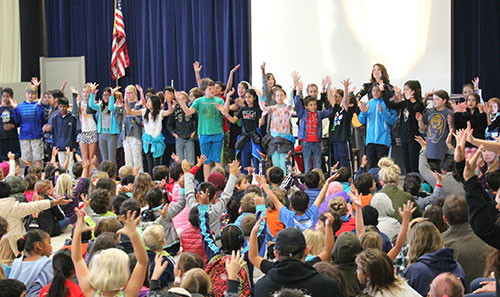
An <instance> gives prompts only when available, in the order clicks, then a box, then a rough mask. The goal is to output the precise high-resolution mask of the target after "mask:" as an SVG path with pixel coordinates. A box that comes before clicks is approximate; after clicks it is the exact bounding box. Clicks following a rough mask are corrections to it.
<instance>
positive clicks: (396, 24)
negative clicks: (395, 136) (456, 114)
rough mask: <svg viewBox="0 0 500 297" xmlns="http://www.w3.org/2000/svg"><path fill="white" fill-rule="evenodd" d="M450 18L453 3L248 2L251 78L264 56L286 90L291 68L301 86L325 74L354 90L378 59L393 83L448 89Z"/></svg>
mask: <svg viewBox="0 0 500 297" xmlns="http://www.w3.org/2000/svg"><path fill="white" fill-rule="evenodd" d="M450 18H451V3H450V0H434V1H432V0H252V1H251V22H252V24H251V31H252V32H251V36H252V83H253V84H254V85H255V86H256V87H260V86H261V84H262V83H261V81H262V79H261V71H260V66H261V64H262V62H263V61H265V62H266V63H267V66H266V67H267V69H266V71H267V72H272V73H273V74H274V75H275V77H276V80H277V83H278V84H280V85H282V86H283V87H284V88H285V89H286V90H288V89H289V88H290V86H291V83H292V79H291V77H290V73H291V72H292V71H293V70H297V71H299V73H300V74H301V76H302V80H303V82H304V85H307V84H308V83H312V82H314V83H316V84H318V85H319V84H320V83H321V78H322V77H324V76H325V75H330V76H331V77H332V79H333V82H334V85H333V86H335V87H341V84H340V81H341V80H342V79H343V78H347V77H348V78H350V79H351V81H353V85H352V86H357V88H358V90H359V88H360V87H361V85H362V84H363V83H364V82H368V80H369V78H370V73H371V69H372V66H373V64H375V63H382V64H384V65H385V66H386V68H387V70H388V72H389V75H390V79H391V83H392V84H393V85H397V86H399V87H401V88H402V86H403V84H404V82H405V81H407V80H410V79H418V80H419V81H420V83H421V84H422V89H423V92H425V91H429V90H432V89H445V90H450V86H451V66H450V65H451V19H450Z"/></svg>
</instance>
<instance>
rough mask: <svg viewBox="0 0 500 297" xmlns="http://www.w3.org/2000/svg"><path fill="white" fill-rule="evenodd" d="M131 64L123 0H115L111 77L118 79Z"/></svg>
mask: <svg viewBox="0 0 500 297" xmlns="http://www.w3.org/2000/svg"><path fill="white" fill-rule="evenodd" d="M129 64H130V60H129V58H128V50H127V40H126V38H125V23H124V22H123V14H122V1H121V0H116V2H115V22H114V25H113V44H112V46H111V77H112V78H113V79H114V80H116V79H119V78H120V77H123V76H124V75H125V68H127V67H128V66H129Z"/></svg>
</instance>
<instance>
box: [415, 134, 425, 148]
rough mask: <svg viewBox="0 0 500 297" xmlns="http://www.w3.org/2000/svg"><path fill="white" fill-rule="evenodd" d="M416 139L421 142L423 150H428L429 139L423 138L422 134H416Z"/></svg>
mask: <svg viewBox="0 0 500 297" xmlns="http://www.w3.org/2000/svg"><path fill="white" fill-rule="evenodd" d="M415 140H416V141H417V142H418V143H419V144H420V146H421V147H422V149H423V150H427V140H425V139H423V138H422V136H420V135H417V136H415Z"/></svg>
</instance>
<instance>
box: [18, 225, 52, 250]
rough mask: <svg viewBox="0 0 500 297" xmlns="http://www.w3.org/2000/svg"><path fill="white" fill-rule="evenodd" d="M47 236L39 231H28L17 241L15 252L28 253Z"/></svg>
mask: <svg viewBox="0 0 500 297" xmlns="http://www.w3.org/2000/svg"><path fill="white" fill-rule="evenodd" d="M47 236H49V234H48V233H47V232H45V231H43V230H41V229H33V230H30V231H28V233H26V234H25V235H24V236H23V237H21V238H19V239H18V240H17V250H18V251H19V252H22V251H25V252H27V253H30V252H31V251H33V250H34V248H35V243H37V242H42V241H43V239H44V238H45V237H47Z"/></svg>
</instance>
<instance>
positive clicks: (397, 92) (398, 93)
mask: <svg viewBox="0 0 500 297" xmlns="http://www.w3.org/2000/svg"><path fill="white" fill-rule="evenodd" d="M393 89H394V98H395V99H396V100H395V101H396V102H401V101H402V100H403V95H402V93H401V88H399V87H398V86H394V87H393Z"/></svg>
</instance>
